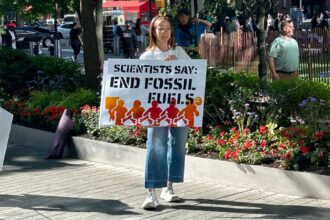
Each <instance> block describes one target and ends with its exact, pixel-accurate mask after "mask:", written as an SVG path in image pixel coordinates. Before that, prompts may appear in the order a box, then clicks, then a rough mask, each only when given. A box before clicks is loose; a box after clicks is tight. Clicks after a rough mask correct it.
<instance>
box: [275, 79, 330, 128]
mask: <svg viewBox="0 0 330 220" xmlns="http://www.w3.org/2000/svg"><path fill="white" fill-rule="evenodd" d="M269 92H270V95H271V96H272V97H273V98H274V99H275V100H276V105H274V108H277V109H278V110H279V111H280V112H281V114H280V115H279V116H280V118H279V121H280V124H283V125H287V124H288V123H289V122H288V120H289V119H290V116H291V115H292V113H295V112H298V113H299V112H300V110H301V109H300V107H299V103H300V102H301V101H303V100H305V99H307V98H308V97H315V98H318V99H323V100H325V101H326V102H327V101H329V100H330V86H329V85H327V84H325V83H320V82H312V81H303V80H300V79H293V80H277V81H274V82H272V83H271V86H270V88H269Z"/></svg>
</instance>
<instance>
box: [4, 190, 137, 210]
mask: <svg viewBox="0 0 330 220" xmlns="http://www.w3.org/2000/svg"><path fill="white" fill-rule="evenodd" d="M0 207H18V208H22V209H30V210H35V211H63V212H97V213H104V214H109V215H133V214H134V215H136V214H139V213H136V212H131V211H129V210H128V209H131V208H130V207H129V206H128V205H126V204H125V203H122V202H120V201H117V200H111V199H107V200H102V199H92V198H74V197H59V196H40V195H30V194H23V195H0Z"/></svg>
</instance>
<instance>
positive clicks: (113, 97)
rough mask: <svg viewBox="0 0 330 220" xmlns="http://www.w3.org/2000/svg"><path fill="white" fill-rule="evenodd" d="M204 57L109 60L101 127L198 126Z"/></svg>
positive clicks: (201, 99) (200, 115)
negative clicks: (198, 58) (193, 58)
mask: <svg viewBox="0 0 330 220" xmlns="http://www.w3.org/2000/svg"><path fill="white" fill-rule="evenodd" d="M206 69H207V62H206V60H172V61H164V60H133V59H109V60H108V61H106V62H105V64H104V74H103V81H102V94H101V104H100V120H99V125H100V126H107V125H131V126H146V127H161V126H167V127H201V126H202V121H203V108H204V93H205V79H206Z"/></svg>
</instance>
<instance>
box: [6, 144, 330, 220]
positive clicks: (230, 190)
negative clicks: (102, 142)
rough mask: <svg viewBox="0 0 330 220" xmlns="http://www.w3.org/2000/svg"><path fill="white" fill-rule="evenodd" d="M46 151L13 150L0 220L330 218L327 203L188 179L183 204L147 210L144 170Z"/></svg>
mask: <svg viewBox="0 0 330 220" xmlns="http://www.w3.org/2000/svg"><path fill="white" fill-rule="evenodd" d="M45 153H46V152H43V151H40V150H38V149H35V148H27V147H24V146H18V145H9V146H8V149H7V154H6V159H5V166H4V171H3V172H2V173H1V174H0V186H1V187H0V219H4V220H11V219H59V220H63V219H70V220H71V219H91V220H94V219H317V220H319V219H329V216H330V201H328V200H317V199H313V198H301V197H296V196H288V195H284V194H275V193H270V192H261V191H256V190H249V189H245V188H237V187H232V186H226V185H220V184H213V183H210V182H196V181H192V180H189V179H186V181H185V183H184V184H178V185H175V190H176V193H177V194H178V195H180V196H181V197H182V200H181V201H180V202H178V203H168V202H164V201H161V200H160V202H161V206H160V207H159V208H158V209H157V210H155V211H145V210H142V209H141V208H140V206H141V203H142V202H143V200H144V199H145V195H146V192H145V190H144V189H143V179H144V178H143V175H144V174H143V172H141V171H137V170H131V169H127V168H122V167H115V166H111V165H104V164H99V163H94V162H88V161H83V160H71V159H63V160H43V156H44V155H45ZM224 172H225V171H224ZM316 187H317V186H316ZM158 193H160V192H159V191H158Z"/></svg>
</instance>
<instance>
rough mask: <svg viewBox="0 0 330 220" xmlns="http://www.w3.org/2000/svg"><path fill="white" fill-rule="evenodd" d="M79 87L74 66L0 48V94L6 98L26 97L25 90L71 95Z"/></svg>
mask: <svg viewBox="0 0 330 220" xmlns="http://www.w3.org/2000/svg"><path fill="white" fill-rule="evenodd" d="M81 87H83V86H82V75H81V74H80V66H79V65H78V64H76V63H73V62H68V61H65V60H63V59H59V58H54V57H42V56H36V57H30V56H27V55H26V54H25V53H24V51H22V50H11V49H8V48H5V47H1V48H0V91H1V93H3V94H4V95H5V96H7V97H13V96H26V95H27V93H28V91H29V90H44V91H46V90H47V91H49V90H50V91H52V90H63V91H67V92H70V91H71V92H72V91H75V90H77V89H78V88H81Z"/></svg>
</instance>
